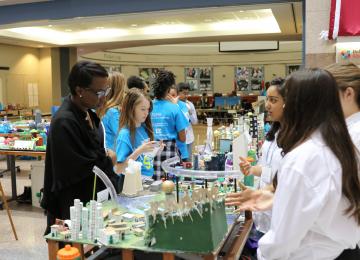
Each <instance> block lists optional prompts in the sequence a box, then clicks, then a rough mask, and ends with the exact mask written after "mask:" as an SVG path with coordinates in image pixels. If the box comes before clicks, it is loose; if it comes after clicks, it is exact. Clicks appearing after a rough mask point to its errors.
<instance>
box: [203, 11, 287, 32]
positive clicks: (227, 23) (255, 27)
mask: <svg viewBox="0 0 360 260" xmlns="http://www.w3.org/2000/svg"><path fill="white" fill-rule="evenodd" d="M264 10H266V12H263V13H264V15H263V17H261V18H260V19H258V18H253V19H252V18H249V17H245V18H244V19H241V18H239V19H236V20H223V21H220V22H215V23H211V24H210V25H209V26H210V28H211V29H212V30H214V31H234V32H236V33H241V34H259V33H280V32H281V30H280V27H279V24H278V23H277V21H276V19H275V17H274V15H273V13H272V11H271V9H264Z"/></svg>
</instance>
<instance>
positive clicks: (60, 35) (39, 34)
mask: <svg viewBox="0 0 360 260" xmlns="http://www.w3.org/2000/svg"><path fill="white" fill-rule="evenodd" d="M6 31H8V32H11V33H15V34H16V35H22V37H23V38H25V39H29V40H34V39H36V40H38V41H43V42H51V41H49V39H61V40H59V43H58V44H66V43H67V42H68V41H69V40H70V34H69V33H65V32H62V31H56V30H54V29H48V28H42V27H18V28H11V29H6Z"/></svg>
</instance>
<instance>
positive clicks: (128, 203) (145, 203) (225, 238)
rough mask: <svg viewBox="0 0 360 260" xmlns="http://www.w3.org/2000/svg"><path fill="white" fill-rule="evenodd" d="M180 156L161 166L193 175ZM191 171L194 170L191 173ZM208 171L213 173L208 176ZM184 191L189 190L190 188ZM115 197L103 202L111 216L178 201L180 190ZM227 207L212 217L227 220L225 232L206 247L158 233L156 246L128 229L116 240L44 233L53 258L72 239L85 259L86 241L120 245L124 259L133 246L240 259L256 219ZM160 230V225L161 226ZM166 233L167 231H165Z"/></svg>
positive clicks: (230, 173)
mask: <svg viewBox="0 0 360 260" xmlns="http://www.w3.org/2000/svg"><path fill="white" fill-rule="evenodd" d="M178 160H179V158H177V157H175V158H171V159H168V160H166V161H165V162H163V164H162V167H163V169H164V170H165V172H167V173H168V172H169V171H171V172H172V173H173V174H175V175H177V176H183V177H186V176H192V175H193V174H194V173H193V172H195V170H185V169H183V170H182V171H181V170H178V169H176V170H175V168H174V167H173V165H174V163H176V162H177V161H178ZM189 171H192V173H191V172H189ZM196 172H197V173H198V175H197V177H200V176H201V178H204V179H210V177H212V178H214V177H219V176H225V175H226V176H239V175H240V172H239V171H228V172H224V171H222V172H216V171H206V173H205V171H196ZM209 174H210V175H212V176H209ZM177 179H178V178H177ZM176 184H177V186H179V185H178V184H179V183H178V180H176ZM205 188H206V189H207V187H206V186H205ZM202 189H204V188H202ZM215 189H216V188H215ZM208 191H210V190H208ZM184 194H187V191H186V192H185V193H184ZM197 194H199V193H197ZM224 195H225V194H223V196H224ZM112 197H113V198H114V200H113V201H107V202H106V203H103V205H101V209H102V210H103V215H104V214H108V212H111V216H112V214H115V213H114V212H117V215H121V214H124V213H130V214H144V212H149V211H148V210H150V207H149V206H151V205H152V206H151V207H152V208H153V206H154V204H151V203H153V202H154V201H164V200H166V201H170V200H173V201H176V200H175V198H177V199H178V198H179V190H178V189H177V190H176V192H172V193H169V194H165V193H163V192H161V193H159V192H156V191H149V190H145V191H142V192H140V194H139V193H138V195H137V196H135V197H125V196H116V195H115V196H112ZM208 198H209V197H208ZM212 198H213V197H212ZM198 201H201V200H198ZM178 203H179V201H178ZM207 203H209V202H207ZM213 203H215V199H214V202H213ZM222 203H223V201H222ZM180 204H181V203H180ZM182 205H183V204H182ZM204 205H205V204H204ZM222 205H224V204H222ZM81 207H82V205H81ZM90 207H91V203H90ZM157 207H158V206H156V209H157ZM165 207H166V206H165ZM204 207H205V208H204V210H205V211H204V212H209V210H208V209H207V208H206V206H204ZM215 207H216V206H215ZM223 207H224V206H223ZM114 210H115V211H114ZM214 210H215V209H214ZM223 210H225V208H223ZM226 211H227V214H226V216H225V212H223V214H224V215H223V217H219V218H213V219H214V220H215V219H218V220H220V222H221V221H222V220H223V221H224V224H225V229H223V232H222V231H220V232H222V233H221V235H220V236H218V238H217V239H216V243H215V244H213V246H211V247H204V246H202V247H201V246H199V247H187V246H183V247H181V246H180V244H172V245H171V246H169V247H168V246H167V245H165V244H161V242H160V241H161V240H160V239H159V236H158V237H157V238H158V239H159V240H158V241H157V242H155V243H159V244H158V245H159V246H154V244H152V245H151V243H152V242H149V240H147V239H146V235H145V233H144V234H143V235H136V234H135V233H128V234H126V236H125V235H123V236H122V238H121V239H120V240H116V242H115V243H112V242H110V243H109V242H100V241H104V240H101V239H100V240H89V239H76V240H71V239H65V238H66V236H59V235H57V233H50V234H48V235H47V236H45V239H46V240H47V242H48V253H49V259H51V260H55V259H56V253H57V251H58V249H59V242H62V243H65V244H66V243H71V244H72V245H73V246H74V247H77V248H78V249H79V251H80V253H81V258H82V259H84V257H85V256H84V251H85V250H84V245H90V246H93V245H96V246H101V247H102V248H101V249H100V250H104V249H105V248H116V249H121V254H122V259H125V260H128V259H134V250H136V251H143V252H149V253H158V254H162V257H163V259H175V256H179V257H181V256H185V255H193V256H196V257H201V258H202V259H218V258H219V257H221V258H222V259H238V258H239V256H240V255H241V252H242V250H243V247H244V245H245V242H246V240H247V238H248V236H249V233H250V230H251V228H252V224H253V221H252V217H251V213H250V212H245V218H244V216H242V217H240V216H239V215H236V214H234V213H233V209H231V208H228V209H227V210H226ZM73 212H74V211H73ZM140 212H141V213H140ZM155 212H156V211H155ZM73 214H74V213H73ZM95 214H98V213H96V212H95V213H93V216H94V215H95ZM151 214H154V213H151ZM156 214H158V213H155V215H156ZM189 214H190V213H189ZM201 214H202V213H201ZM204 214H205V213H204ZM207 214H209V213H207ZM216 214H219V213H214V216H216ZM220 215H221V213H220ZM200 216H201V215H200ZM217 216H219V215H217ZM150 217H151V216H150ZM204 217H205V218H206V214H205V215H204ZM201 218H202V216H201ZM225 218H226V219H225ZM150 219H151V218H149V219H148V221H151V220H150ZM191 220H193V219H192V218H191ZM109 221H110V220H109ZM181 221H184V222H185V221H186V220H185V217H184V220H181ZM194 221H196V218H194ZM121 222H122V220H121ZM165 222H166V221H165ZM220 222H219V223H220ZM76 223H77V222H76ZM153 223H155V222H153ZM157 223H159V222H157ZM173 224H174V220H173ZM190 224H191V222H190ZM226 224H227V225H226ZM147 225H149V223H147ZM215 226H216V225H215ZM153 227H154V226H153ZM157 228H159V226H157ZM168 228H169V227H168ZM220 228H221V224H220V225H219V226H218V228H217V230H220ZM165 229H166V224H165ZM159 230H161V229H159ZM170 230H172V231H174V229H170ZM52 232H53V231H52ZM86 232H87V231H86ZM145 232H150V231H149V230H148V231H145ZM160 232H164V231H160ZM180 232H181V231H180ZM215 232H218V233H217V234H220V233H219V231H215ZM175 233H176V231H175V232H174V234H175ZM193 233H196V231H195V230H193V229H191V231H190V230H189V231H188V233H186V234H184V233H183V234H184V236H187V235H189V234H190V236H191V237H192V238H193V236H196V235H195V234H193ZM152 234H154V233H152ZM163 234H166V232H165V233H163ZM171 234H172V233H171ZM176 234H179V233H176ZM86 238H88V237H86ZM153 238H154V237H153ZM188 239H189V241H191V238H190V237H188ZM180 240H182V236H181V237H180ZM193 241H194V240H193ZM214 241H215V240H212V242H214ZM184 242H185V241H184ZM103 243H106V244H103ZM160 245H161V246H160ZM192 245H193V244H192ZM165 248H166V249H165Z"/></svg>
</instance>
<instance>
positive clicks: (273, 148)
mask: <svg viewBox="0 0 360 260" xmlns="http://www.w3.org/2000/svg"><path fill="white" fill-rule="evenodd" d="M276 138H277V134H276V135H275V139H274V140H273V141H266V140H265V142H264V143H263V145H262V147H261V157H260V159H259V162H258V165H259V166H261V178H260V182H259V184H260V187H259V188H260V189H262V188H264V187H265V186H267V185H269V184H272V181H273V179H274V176H275V174H276V172H277V171H278V170H279V168H280V164H281V160H282V155H281V151H282V149H281V148H280V147H278V145H277V141H276ZM271 212H272V211H271V210H267V211H258V212H253V219H254V223H255V227H256V229H257V230H258V231H260V232H262V233H266V232H267V231H269V229H270V223H271Z"/></svg>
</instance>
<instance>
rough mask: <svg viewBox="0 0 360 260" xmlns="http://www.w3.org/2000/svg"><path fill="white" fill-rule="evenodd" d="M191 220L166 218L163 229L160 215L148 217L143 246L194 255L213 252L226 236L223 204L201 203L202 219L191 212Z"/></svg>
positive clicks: (186, 218)
mask: <svg viewBox="0 0 360 260" xmlns="http://www.w3.org/2000/svg"><path fill="white" fill-rule="evenodd" d="M190 214H191V218H192V219H191V218H190V217H189V216H188V215H187V216H183V221H181V218H180V217H178V216H176V217H174V223H173V220H172V218H171V216H168V217H167V218H166V227H165V225H164V221H163V219H162V217H161V215H157V216H156V221H155V223H154V221H153V217H152V216H148V230H147V233H146V239H145V241H146V243H148V245H150V244H151V242H152V243H154V244H152V245H151V246H152V247H154V248H158V249H168V250H178V251H186V252H196V253H210V252H213V251H214V250H215V249H216V248H217V247H218V245H219V243H220V242H221V241H222V240H223V239H224V236H225V235H226V233H227V223H226V215H225V205H224V201H223V200H221V201H219V202H216V201H214V202H213V203H212V205H210V203H205V204H203V210H202V217H200V215H199V213H198V212H197V211H196V210H191V213H190Z"/></svg>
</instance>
